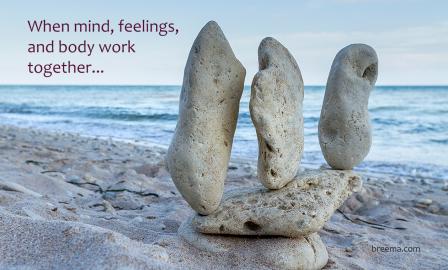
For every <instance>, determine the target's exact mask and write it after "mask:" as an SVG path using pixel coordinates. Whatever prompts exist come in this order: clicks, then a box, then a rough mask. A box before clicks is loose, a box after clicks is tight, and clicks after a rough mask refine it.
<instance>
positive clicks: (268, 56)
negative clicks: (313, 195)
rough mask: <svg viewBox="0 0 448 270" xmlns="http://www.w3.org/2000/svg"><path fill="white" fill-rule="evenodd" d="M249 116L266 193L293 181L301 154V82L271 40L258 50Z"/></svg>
mask: <svg viewBox="0 0 448 270" xmlns="http://www.w3.org/2000/svg"><path fill="white" fill-rule="evenodd" d="M258 62H259V67H260V71H259V72H258V73H257V74H256V75H255V77H254V79H253V82H252V92H251V97H250V104H249V108H250V116H251V118H252V122H253V123H254V126H255V129H256V131H257V138H258V148H259V153H258V179H259V180H260V181H261V183H262V184H263V185H264V186H265V187H267V188H269V189H279V188H282V187H283V186H284V185H286V184H287V183H288V182H290V181H292V179H293V178H294V176H295V175H296V173H297V170H298V168H299V164H300V159H301V158H302V154H303V114H302V107H303V106H302V103H303V80H302V75H301V73H300V69H299V66H298V65H297V63H296V60H295V59H294V57H293V56H292V55H291V53H289V51H288V50H287V49H286V48H285V47H283V45H282V44H280V42H278V41H277V40H275V39H273V38H270V37H268V38H265V39H263V41H261V43H260V46H259V47H258Z"/></svg>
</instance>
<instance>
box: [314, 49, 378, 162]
mask: <svg viewBox="0 0 448 270" xmlns="http://www.w3.org/2000/svg"><path fill="white" fill-rule="evenodd" d="M377 74H378V58H377V55H376V53H375V51H374V50H373V48H371V47H370V46H367V45H364V44H353V45H349V46H347V47H345V48H343V49H342V50H341V51H339V53H338V54H337V55H336V57H335V59H334V61H333V65H332V66H331V71H330V75H329V77H328V82H327V88H326V90H325V97H324V102H323V105H322V111H321V115H320V121H319V142H320V147H321V149H322V153H323V154H324V157H325V160H326V161H327V162H328V164H329V165H330V166H331V167H333V168H335V169H343V170H350V169H352V168H353V167H354V166H356V165H358V164H359V163H360V162H361V161H362V160H363V159H364V158H365V157H366V156H367V154H368V153H369V150H370V145H371V142H372V133H371V128H370V121H369V113H368V110H367V106H368V101H369V95H370V92H371V91H372V89H373V87H374V86H375V82H376V78H377Z"/></svg>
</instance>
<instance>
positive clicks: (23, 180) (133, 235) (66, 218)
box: [0, 125, 448, 269]
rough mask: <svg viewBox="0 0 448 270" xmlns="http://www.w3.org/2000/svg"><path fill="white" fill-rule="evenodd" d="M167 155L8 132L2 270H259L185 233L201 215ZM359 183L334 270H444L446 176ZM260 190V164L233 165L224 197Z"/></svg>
mask: <svg viewBox="0 0 448 270" xmlns="http://www.w3.org/2000/svg"><path fill="white" fill-rule="evenodd" d="M165 153H166V147H163V146H149V145H147V144H143V143H141V142H140V141H138V140H137V141H135V140H127V141H125V140H117V139H111V138H99V137H95V136H81V135H79V134H76V133H69V132H50V131H46V130H42V129H36V128H23V127H16V126H11V125H1V126H0V268H2V269H5V268H8V269H31V268H33V269H73V268H82V269H87V268H88V269H98V268H101V269H112V268H113V269H115V268H121V269H123V268H127V269H178V268H179V269H185V268H187V269H197V268H201V269H228V268H232V267H233V268H235V269H236V268H239V269H250V268H251V267H252V268H253V267H254V264H253V263H252V262H250V261H248V262H246V261H244V260H242V259H241V258H240V257H238V256H234V255H232V254H229V256H217V255H216V254H213V253H207V252H202V251H199V250H198V249H196V248H194V247H192V246H190V245H189V244H188V243H187V242H186V241H184V240H183V239H182V238H181V237H179V236H178V234H177V230H178V228H179V226H180V225H181V223H182V222H183V221H184V220H186V219H188V217H189V216H191V215H192V214H193V210H191V209H190V208H189V206H188V205H187V204H186V202H185V201H184V200H183V199H182V197H181V196H180V194H179V192H178V191H177V189H176V188H175V186H174V184H173V182H172V181H171V178H170V176H169V174H168V173H167V171H166V169H165V166H164V156H165ZM305 167H306V166H305ZM305 169H306V168H303V167H302V169H301V170H302V171H303V170H305ZM360 174H361V175H362V178H363V181H364V185H363V189H362V191H361V192H359V193H356V194H354V195H353V196H351V197H350V198H349V199H348V200H347V201H346V203H345V204H344V205H343V206H342V207H341V208H340V209H339V210H338V211H337V212H336V213H335V214H334V215H333V216H332V218H331V220H330V221H329V222H328V223H327V224H326V225H325V226H324V228H323V229H322V230H321V231H320V232H319V234H320V235H321V237H322V240H323V242H324V243H325V245H326V246H327V249H328V253H329V257H330V260H329V262H328V264H327V265H326V267H325V269H443V268H444V267H446V265H448V259H447V258H446V254H448V204H447V201H446V196H447V194H448V183H447V182H446V179H445V180H444V179H438V178H428V177H423V176H419V175H415V176H397V175H391V174H387V173H378V172H374V173H373V172H368V171H362V172H360ZM260 185H261V184H260V183H259V181H258V180H257V179H256V160H254V159H244V158H235V157H233V158H232V160H231V162H230V164H229V170H228V177H227V179H226V190H227V191H228V190H231V189H238V188H241V187H253V186H260ZM250 240H251V239H247V241H250ZM249 244H250V242H249ZM271 267H272V266H270V265H257V268H259V269H270V268H271Z"/></svg>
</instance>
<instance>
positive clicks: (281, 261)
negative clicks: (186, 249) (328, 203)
mask: <svg viewBox="0 0 448 270" xmlns="http://www.w3.org/2000/svg"><path fill="white" fill-rule="evenodd" d="M178 234H179V236H180V237H181V238H182V239H183V240H185V241H186V242H187V243H188V244H190V245H191V246H193V247H195V248H197V249H199V250H200V251H201V252H204V253H205V254H204V256H219V257H220V258H225V260H226V261H228V265H229V267H230V268H232V267H234V268H235V269H321V268H322V267H324V266H325V265H326V264H327V261H328V253H327V249H326V247H325V245H324V243H323V242H322V240H321V238H320V236H319V235H318V234H317V233H313V234H311V235H309V236H305V237H299V238H286V237H278V236H277V237H251V236H229V235H207V234H202V233H199V232H196V231H195V230H194V228H193V226H192V218H190V219H188V220H186V221H184V222H183V223H182V225H181V226H180V227H179V230H178Z"/></svg>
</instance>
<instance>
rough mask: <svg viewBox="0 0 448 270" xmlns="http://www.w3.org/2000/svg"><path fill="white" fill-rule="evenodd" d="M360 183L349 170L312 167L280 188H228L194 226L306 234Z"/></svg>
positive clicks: (218, 230) (235, 232)
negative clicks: (222, 197) (318, 169)
mask: <svg viewBox="0 0 448 270" xmlns="http://www.w3.org/2000/svg"><path fill="white" fill-rule="evenodd" d="M361 184H362V181H361V178H360V177H359V176H358V175H357V174H355V173H353V172H352V171H336V170H320V171H311V172H307V173H305V174H303V175H300V176H297V177H296V179H294V180H293V181H292V182H290V183H289V184H287V185H286V186H285V187H283V188H282V189H279V190H266V189H264V188H258V189H257V188H254V189H246V190H237V191H234V192H229V193H227V194H226V196H225V199H224V200H223V203H221V206H220V207H219V208H218V210H217V211H215V212H214V213H213V214H211V215H208V216H200V215H196V216H195V217H194V219H193V226H194V227H195V229H196V230H197V231H198V232H202V233H209V234H232V235H281V236H287V237H299V236H306V235H309V234H311V233H314V232H317V231H319V230H320V229H321V228H322V227H323V225H324V223H325V222H326V221H327V220H328V219H330V217H331V215H332V214H333V213H334V211H335V210H336V209H338V208H339V207H340V206H341V205H342V203H343V202H344V201H345V199H347V197H348V196H350V194H351V193H352V192H357V191H359V190H360V188H361Z"/></svg>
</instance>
